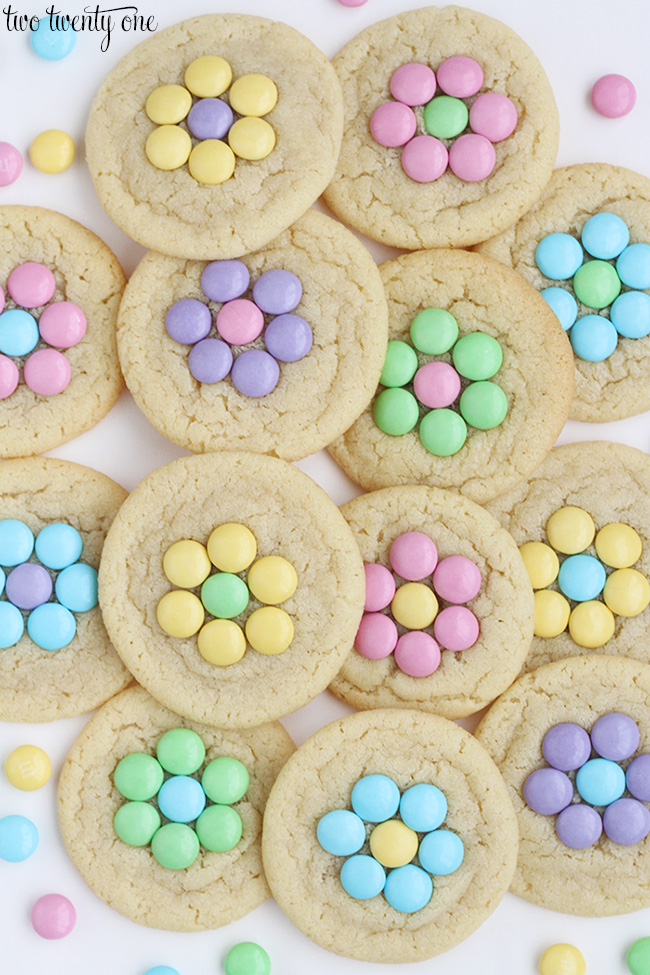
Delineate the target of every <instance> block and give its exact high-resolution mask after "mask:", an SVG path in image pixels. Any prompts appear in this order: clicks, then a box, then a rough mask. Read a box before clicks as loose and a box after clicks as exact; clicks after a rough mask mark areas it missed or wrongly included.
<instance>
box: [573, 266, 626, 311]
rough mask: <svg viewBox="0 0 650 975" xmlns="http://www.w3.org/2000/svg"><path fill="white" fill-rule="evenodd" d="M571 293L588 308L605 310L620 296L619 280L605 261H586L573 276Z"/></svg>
mask: <svg viewBox="0 0 650 975" xmlns="http://www.w3.org/2000/svg"><path fill="white" fill-rule="evenodd" d="M573 291H574V293H575V296H576V298H577V299H578V301H581V302H582V304H583V305H586V306H587V307H588V308H605V307H606V306H607V305H611V303H612V302H613V301H614V299H615V298H617V297H618V295H619V294H620V291H621V279H620V278H619V276H618V274H617V273H616V270H615V269H614V267H613V266H612V265H611V264H608V262H607V261H598V260H594V261H586V262H585V263H584V264H583V265H582V267H579V268H578V270H577V271H576V273H575V274H574V276H573Z"/></svg>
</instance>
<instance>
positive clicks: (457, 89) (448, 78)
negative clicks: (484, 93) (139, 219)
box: [437, 54, 483, 98]
mask: <svg viewBox="0 0 650 975" xmlns="http://www.w3.org/2000/svg"><path fill="white" fill-rule="evenodd" d="M437 79H438V85H439V86H440V88H442V90H443V91H444V92H445V94H446V95H454V96H455V97H456V98H469V97H470V96H471V95H475V94H476V93H477V92H478V91H480V88H481V85H482V84H483V68H482V67H481V65H480V64H479V63H478V61H475V60H474V58H468V57H466V56H465V55H463V54H455V55H454V56H453V57H451V58H446V60H444V61H443V62H442V64H441V65H440V66H439V67H438V71H437Z"/></svg>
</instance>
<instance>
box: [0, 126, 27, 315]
mask: <svg viewBox="0 0 650 975" xmlns="http://www.w3.org/2000/svg"><path fill="white" fill-rule="evenodd" d="M22 171H23V157H22V155H21V153H20V152H19V150H18V149H16V147H15V146H12V144H11V143H10V142H0V186H10V185H11V183H15V182H16V180H17V179H18V177H19V176H20V174H21V173H22ZM1 310H2V309H1V308H0V311H1Z"/></svg>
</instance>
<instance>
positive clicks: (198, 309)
mask: <svg viewBox="0 0 650 975" xmlns="http://www.w3.org/2000/svg"><path fill="white" fill-rule="evenodd" d="M165 328H166V329H167V332H168V333H169V335H171V337H172V338H173V339H174V341H176V342H180V343H181V344H182V345H194V343H195V342H200V340H201V339H204V338H205V337H206V335H209V333H210V329H211V328H212V312H211V311H210V309H209V308H208V306H207V305H206V304H204V303H203V302H202V301H198V300H197V299H196V298H181V300H180V301H177V302H176V303H175V304H173V305H172V306H171V308H170V309H169V311H168V312H167V316H166V318H165Z"/></svg>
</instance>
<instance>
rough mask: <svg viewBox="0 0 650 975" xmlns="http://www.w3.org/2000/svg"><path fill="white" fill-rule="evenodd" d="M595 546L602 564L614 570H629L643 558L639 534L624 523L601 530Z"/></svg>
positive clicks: (611, 524) (610, 525)
mask: <svg viewBox="0 0 650 975" xmlns="http://www.w3.org/2000/svg"><path fill="white" fill-rule="evenodd" d="M594 545H595V548H596V554H597V555H598V558H599V559H600V560H601V562H604V563H605V565H610V566H611V567H612V568H613V569H628V568H629V567H630V566H632V565H634V563H635V562H636V561H638V559H640V558H641V552H642V551H643V542H642V541H641V537H640V535H639V533H638V532H636V531H635V530H634V529H633V528H631V527H630V525H624V524H623V523H622V522H611V523H610V524H609V525H605V526H604V527H603V528H601V529H600V531H599V532H598V534H597V535H596V540H595V542H594Z"/></svg>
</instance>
